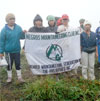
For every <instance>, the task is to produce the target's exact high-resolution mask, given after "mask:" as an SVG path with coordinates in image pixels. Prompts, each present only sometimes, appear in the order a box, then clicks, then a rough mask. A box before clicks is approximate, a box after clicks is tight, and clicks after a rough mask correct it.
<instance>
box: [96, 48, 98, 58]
mask: <svg viewBox="0 0 100 101" xmlns="http://www.w3.org/2000/svg"><path fill="white" fill-rule="evenodd" d="M96 57H97V58H98V47H97V46H96Z"/></svg>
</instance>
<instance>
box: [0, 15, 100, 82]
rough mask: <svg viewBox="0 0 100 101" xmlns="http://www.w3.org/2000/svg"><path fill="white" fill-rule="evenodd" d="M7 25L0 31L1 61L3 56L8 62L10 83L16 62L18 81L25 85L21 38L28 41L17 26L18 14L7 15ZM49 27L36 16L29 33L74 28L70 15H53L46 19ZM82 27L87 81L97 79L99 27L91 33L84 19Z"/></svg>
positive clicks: (83, 64)
mask: <svg viewBox="0 0 100 101" xmlns="http://www.w3.org/2000/svg"><path fill="white" fill-rule="evenodd" d="M5 20H6V22H7V24H6V25H5V26H4V28H3V29H2V30H1V32H0V58H2V57H3V56H4V53H5V57H6V60H7V62H8V66H7V74H8V79H7V82H8V83H9V82H11V81H12V65H13V62H15V67H16V72H17V76H18V80H19V81H20V82H24V80H23V78H22V75H21V66H20V51H21V47H20V39H24V38H25V33H26V32H27V31H26V30H22V28H21V27H20V26H19V25H17V24H16V23H15V15H14V14H12V13H9V14H7V16H6V18H5ZM47 21H48V27H44V26H43V20H42V17H41V16H40V15H36V16H35V18H34V19H33V27H31V28H30V29H29V32H35V33H37V34H38V33H41V32H42V33H49V32H53V33H55V34H59V33H60V32H63V31H67V30H69V29H71V28H72V27H70V26H69V16H68V15H67V14H64V15H62V17H61V18H59V19H58V20H56V18H55V17H54V16H52V15H49V16H47ZM79 23H80V27H78V29H79V32H80V43H81V54H82V55H81V63H82V76H83V78H84V79H90V80H94V79H95V73H94V64H95V55H96V57H98V62H99V66H100V27H98V28H97V30H96V32H95V33H94V32H92V31H91V26H92V25H91V23H90V22H88V21H85V19H80V20H79Z"/></svg>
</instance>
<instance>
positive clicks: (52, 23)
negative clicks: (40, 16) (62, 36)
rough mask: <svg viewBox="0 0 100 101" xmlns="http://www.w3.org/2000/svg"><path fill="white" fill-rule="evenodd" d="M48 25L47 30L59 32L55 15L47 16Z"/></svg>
mask: <svg viewBox="0 0 100 101" xmlns="http://www.w3.org/2000/svg"><path fill="white" fill-rule="evenodd" d="M47 21H48V25H49V26H48V27H47V28H46V30H47V32H55V33H56V32H57V26H56V22H55V17H54V16H52V15H49V16H47Z"/></svg>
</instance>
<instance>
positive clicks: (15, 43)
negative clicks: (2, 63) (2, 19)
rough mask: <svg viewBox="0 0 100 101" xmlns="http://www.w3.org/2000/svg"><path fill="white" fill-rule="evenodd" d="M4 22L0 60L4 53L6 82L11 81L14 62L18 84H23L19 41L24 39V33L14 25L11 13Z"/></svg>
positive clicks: (1, 34) (0, 39) (0, 34)
mask: <svg viewBox="0 0 100 101" xmlns="http://www.w3.org/2000/svg"><path fill="white" fill-rule="evenodd" d="M6 22H7V24H6V25H5V26H4V28H3V29H2V30H1V33H0V58H2V57H3V56H4V53H5V54H6V59H7V62H8V67H7V74H8V79H7V82H8V83H9V82H11V81H12V65H13V62H15V67H16V72H17V76H18V80H19V81H20V82H24V80H23V78H22V75H21V67H20V50H21V46H20V39H24V38H25V35H24V34H25V33H24V32H25V31H24V32H23V31H22V28H21V27H20V26H19V25H17V24H16V23H15V15H14V14H12V13H9V14H7V16H6Z"/></svg>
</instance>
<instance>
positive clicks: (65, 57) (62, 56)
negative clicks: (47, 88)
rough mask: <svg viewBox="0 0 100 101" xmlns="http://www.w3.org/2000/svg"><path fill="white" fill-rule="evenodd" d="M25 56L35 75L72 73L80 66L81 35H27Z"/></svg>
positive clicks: (75, 32) (73, 33) (71, 33)
mask: <svg viewBox="0 0 100 101" xmlns="http://www.w3.org/2000/svg"><path fill="white" fill-rule="evenodd" d="M25 55H26V58H27V61H28V64H29V65H30V69H31V70H32V73H33V74H34V75H46V74H56V73H62V72H66V71H70V70H72V69H74V68H75V67H77V66H79V65H80V57H81V55H80V34H79V32H78V31H77V30H75V29H74V30H69V31H67V32H63V33H60V34H55V33H29V32H28V33H27V34H26V40H25Z"/></svg>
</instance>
